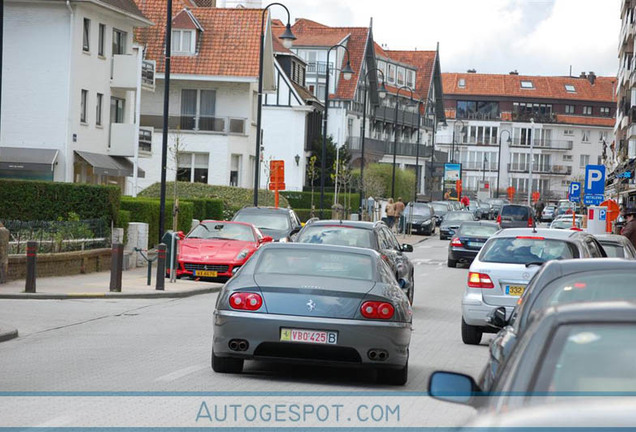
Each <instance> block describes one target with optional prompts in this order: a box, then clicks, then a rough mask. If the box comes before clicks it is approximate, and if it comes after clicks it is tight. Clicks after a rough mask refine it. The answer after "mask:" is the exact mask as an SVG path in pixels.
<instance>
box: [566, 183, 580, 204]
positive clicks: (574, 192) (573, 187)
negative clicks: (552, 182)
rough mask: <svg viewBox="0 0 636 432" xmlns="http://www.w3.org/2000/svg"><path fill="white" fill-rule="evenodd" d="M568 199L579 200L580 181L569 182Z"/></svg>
mask: <svg viewBox="0 0 636 432" xmlns="http://www.w3.org/2000/svg"><path fill="white" fill-rule="evenodd" d="M568 199H569V200H570V201H572V202H579V201H581V183H579V182H572V183H570V186H569V187H568Z"/></svg>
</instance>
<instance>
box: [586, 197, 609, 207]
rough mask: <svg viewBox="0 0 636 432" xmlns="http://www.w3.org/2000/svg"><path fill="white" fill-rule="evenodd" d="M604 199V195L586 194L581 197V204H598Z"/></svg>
mask: <svg viewBox="0 0 636 432" xmlns="http://www.w3.org/2000/svg"><path fill="white" fill-rule="evenodd" d="M604 199H605V196H604V195H595V194H586V195H585V196H584V197H583V204H585V205H588V206H589V205H599V204H601V203H602V202H603V200H604Z"/></svg>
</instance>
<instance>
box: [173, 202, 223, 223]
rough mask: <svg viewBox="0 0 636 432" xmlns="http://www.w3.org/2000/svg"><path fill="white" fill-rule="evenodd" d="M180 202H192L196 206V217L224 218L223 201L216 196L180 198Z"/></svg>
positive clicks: (200, 218) (194, 211)
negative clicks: (209, 197)
mask: <svg viewBox="0 0 636 432" xmlns="http://www.w3.org/2000/svg"><path fill="white" fill-rule="evenodd" d="M180 202H182V203H183V202H190V203H192V205H193V206H194V209H193V216H194V219H198V220H200V221H201V220H205V219H213V220H223V208H224V205H223V201H222V200H220V199H216V198H211V199H205V198H192V199H187V200H180Z"/></svg>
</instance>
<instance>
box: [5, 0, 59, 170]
mask: <svg viewBox="0 0 636 432" xmlns="http://www.w3.org/2000/svg"><path fill="white" fill-rule="evenodd" d="M4 8H5V9H4V13H5V15H4V35H5V40H4V56H3V58H4V62H3V76H2V102H3V103H2V127H1V130H2V135H1V137H0V145H2V146H7V147H25V148H28V147H31V148H51V149H57V150H59V151H60V154H59V156H58V166H57V167H56V169H55V174H54V179H55V180H57V181H63V180H64V170H65V166H66V159H65V155H64V145H65V142H66V136H67V123H66V118H67V117H66V112H67V102H68V101H67V95H68V67H69V60H68V58H69V46H68V42H69V12H68V10H67V9H66V7H65V6H64V4H63V3H61V2H60V3H58V4H54V5H51V4H42V3H34V2H21V3H17V2H14V1H7V2H5V6H4Z"/></svg>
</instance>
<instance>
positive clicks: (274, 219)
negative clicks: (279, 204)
mask: <svg viewBox="0 0 636 432" xmlns="http://www.w3.org/2000/svg"><path fill="white" fill-rule="evenodd" d="M234 220H235V221H237V222H246V223H251V224H252V225H254V226H256V227H257V228H259V229H266V230H281V231H283V230H288V229H289V227H290V221H289V217H288V216H287V215H286V214H283V213H264V212H259V213H252V212H245V211H243V212H239V213H238V214H237V215H236V216H235V217H234Z"/></svg>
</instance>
